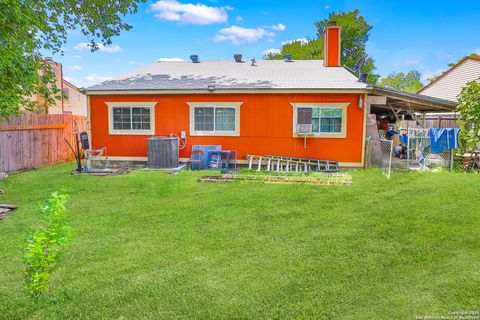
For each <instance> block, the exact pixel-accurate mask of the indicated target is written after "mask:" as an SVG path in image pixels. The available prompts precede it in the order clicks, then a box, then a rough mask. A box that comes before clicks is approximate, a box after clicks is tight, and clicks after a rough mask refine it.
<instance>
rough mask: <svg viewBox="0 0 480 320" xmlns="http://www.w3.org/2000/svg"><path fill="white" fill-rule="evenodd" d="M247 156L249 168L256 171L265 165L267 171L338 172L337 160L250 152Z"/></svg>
mask: <svg viewBox="0 0 480 320" xmlns="http://www.w3.org/2000/svg"><path fill="white" fill-rule="evenodd" d="M245 158H246V159H247V160H248V169H250V170H256V171H261V170H262V167H263V166H264V167H265V170H266V171H277V172H283V171H285V172H309V171H316V172H338V162H336V161H329V160H319V159H307V158H292V157H283V156H270V155H266V156H257V155H250V154H247V155H245ZM254 162H255V163H254Z"/></svg>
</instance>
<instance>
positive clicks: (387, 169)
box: [380, 139, 393, 178]
mask: <svg viewBox="0 0 480 320" xmlns="http://www.w3.org/2000/svg"><path fill="white" fill-rule="evenodd" d="M380 146H381V150H382V163H381V166H380V167H381V168H382V170H383V174H384V175H385V176H386V177H387V178H390V174H391V173H392V155H393V141H392V140H385V139H380Z"/></svg>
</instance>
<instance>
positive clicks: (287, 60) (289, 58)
mask: <svg viewBox="0 0 480 320" xmlns="http://www.w3.org/2000/svg"><path fill="white" fill-rule="evenodd" d="M283 58H284V59H285V62H293V61H292V55H291V54H290V53H287V54H285V55H284V56H283Z"/></svg>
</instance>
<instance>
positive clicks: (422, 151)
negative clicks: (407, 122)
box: [406, 128, 454, 170]
mask: <svg viewBox="0 0 480 320" xmlns="http://www.w3.org/2000/svg"><path fill="white" fill-rule="evenodd" d="M453 158H454V150H453V149H452V150H447V151H444V152H432V148H431V140H430V136H429V134H428V129H418V128H410V129H408V143H407V159H406V160H407V161H406V168H407V169H408V170H429V169H440V168H448V169H452V167H453Z"/></svg>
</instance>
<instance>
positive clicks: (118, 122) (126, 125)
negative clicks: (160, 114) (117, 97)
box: [107, 102, 155, 135]
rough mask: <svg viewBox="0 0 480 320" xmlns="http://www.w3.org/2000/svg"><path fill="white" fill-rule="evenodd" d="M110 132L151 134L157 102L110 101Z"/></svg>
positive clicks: (153, 130) (153, 129)
mask: <svg viewBox="0 0 480 320" xmlns="http://www.w3.org/2000/svg"><path fill="white" fill-rule="evenodd" d="M107 105H108V114H109V125H108V126H109V133H110V134H139V135H142V134H143V135H151V134H154V132H155V125H154V105H155V103H128V102H108V103H107Z"/></svg>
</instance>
